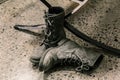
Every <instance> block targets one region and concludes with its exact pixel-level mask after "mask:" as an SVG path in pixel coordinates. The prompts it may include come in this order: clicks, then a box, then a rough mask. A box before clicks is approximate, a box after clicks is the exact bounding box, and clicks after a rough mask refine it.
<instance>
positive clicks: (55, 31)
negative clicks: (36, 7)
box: [30, 7, 66, 66]
mask: <svg viewBox="0 0 120 80" xmlns="http://www.w3.org/2000/svg"><path fill="white" fill-rule="evenodd" d="M61 12H62V13H61ZM58 13H60V14H58ZM56 14H57V15H56ZM64 15H65V13H64V12H63V9H62V8H60V7H55V8H54V7H53V8H51V9H49V11H48V13H47V12H45V16H44V18H45V22H46V30H45V31H44V34H45V39H44V41H43V44H42V46H40V47H38V48H36V49H35V52H34V54H33V55H32V56H31V58H30V61H31V62H32V63H33V65H34V66H36V65H38V63H39V61H40V58H41V56H42V54H43V53H44V52H45V51H46V50H47V49H48V48H50V47H56V46H58V44H57V43H58V42H59V41H60V40H61V39H63V38H65V37H66V35H65V32H64V29H63V25H64V24H63V22H64ZM61 16H62V17H61ZM61 19H62V21H61ZM59 21H60V23H59ZM61 23H62V24H61ZM61 26H62V27H61Z"/></svg>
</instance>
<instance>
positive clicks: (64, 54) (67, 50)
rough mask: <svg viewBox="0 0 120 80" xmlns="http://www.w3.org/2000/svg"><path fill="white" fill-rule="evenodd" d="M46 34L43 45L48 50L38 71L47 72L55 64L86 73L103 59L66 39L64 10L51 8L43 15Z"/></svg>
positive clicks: (99, 54) (97, 52)
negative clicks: (73, 67)
mask: <svg viewBox="0 0 120 80" xmlns="http://www.w3.org/2000/svg"><path fill="white" fill-rule="evenodd" d="M45 14H46V15H45V18H46V19H45V21H46V23H47V31H46V32H47V33H46V36H45V40H44V45H45V46H46V48H48V49H47V50H46V51H45V52H44V53H43V55H42V56H41V59H40V62H39V70H40V71H45V72H46V71H48V70H50V69H51V68H53V67H54V66H55V65H57V64H62V65H64V64H65V65H71V66H76V68H75V70H76V71H79V72H86V71H90V70H92V69H94V68H95V67H96V66H98V65H99V64H100V62H101V60H102V58H103V56H102V54H101V52H99V51H97V50H93V49H87V48H83V47H81V46H79V45H78V44H77V43H75V42H73V41H71V40H70V39H67V38H66V35H65V31H64V28H63V26H64V16H65V13H64V10H63V9H62V8H60V7H51V8H50V9H49V10H48V12H46V13H45Z"/></svg>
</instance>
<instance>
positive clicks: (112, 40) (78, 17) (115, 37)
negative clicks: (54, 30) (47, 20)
mask: <svg viewBox="0 0 120 80" xmlns="http://www.w3.org/2000/svg"><path fill="white" fill-rule="evenodd" d="M48 1H51V0H48ZM51 4H54V5H62V7H64V8H65V9H67V8H68V7H69V6H71V4H70V2H69V1H67V0H60V2H58V1H57V0H52V1H51ZM119 5H120V1H119V0H93V1H92V0H89V2H88V4H87V5H86V6H84V7H83V8H82V9H81V10H79V11H78V12H77V13H76V14H74V15H73V16H72V17H70V18H69V21H70V22H71V24H73V25H75V26H76V28H78V29H79V30H81V31H82V32H84V33H85V34H87V35H89V36H91V37H92V38H94V39H96V40H98V41H101V42H103V43H105V44H106V45H110V46H112V47H115V48H118V49H120V27H119V26H120V6H119ZM45 9H46V7H44V6H43V4H42V3H40V2H39V0H25V1H21V0H9V1H7V2H5V3H3V4H1V5H0V73H1V75H0V80H42V76H43V75H42V72H39V71H38V70H33V69H32V66H31V64H30V62H29V57H30V55H31V54H33V49H34V48H36V47H37V46H39V43H40V41H41V39H42V37H40V38H38V37H34V36H31V35H29V34H25V33H22V32H18V31H16V30H14V29H13V26H14V25H15V24H40V23H44V19H43V15H44V10H45ZM66 32H67V36H68V37H69V38H70V39H72V40H75V41H76V42H77V43H79V44H80V45H81V46H85V47H94V46H92V45H90V44H89V43H86V42H84V41H83V40H81V39H79V38H77V37H76V36H74V35H73V34H71V33H70V32H68V31H67V30H66ZM46 76H47V77H46V79H48V80H119V79H120V59H119V58H117V57H115V56H112V55H108V54H107V55H106V54H105V57H104V60H103V61H102V63H101V65H100V66H99V68H98V69H96V70H95V71H94V72H93V73H92V74H91V75H85V74H81V73H76V72H75V71H72V70H59V71H55V72H52V73H50V74H49V75H46Z"/></svg>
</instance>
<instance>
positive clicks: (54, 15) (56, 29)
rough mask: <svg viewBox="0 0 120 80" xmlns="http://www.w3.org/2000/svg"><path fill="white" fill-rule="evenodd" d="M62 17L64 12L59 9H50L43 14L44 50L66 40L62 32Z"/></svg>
mask: <svg viewBox="0 0 120 80" xmlns="http://www.w3.org/2000/svg"><path fill="white" fill-rule="evenodd" d="M64 17H65V12H64V9H63V8H61V7H52V8H50V9H49V10H48V12H45V22H46V26H47V28H46V31H45V40H44V44H45V46H46V48H49V47H55V46H57V43H58V42H59V41H60V40H62V39H63V38H66V34H65V31H64V28H63V26H64Z"/></svg>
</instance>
